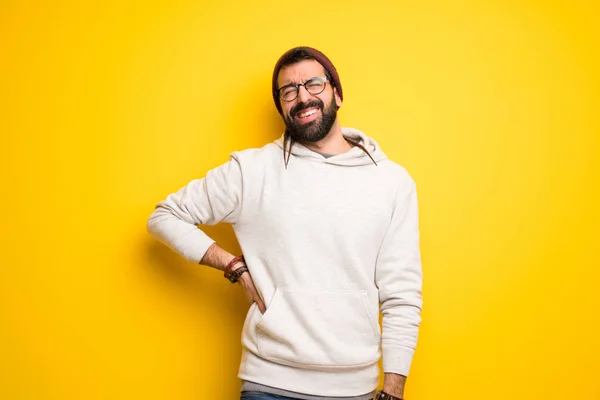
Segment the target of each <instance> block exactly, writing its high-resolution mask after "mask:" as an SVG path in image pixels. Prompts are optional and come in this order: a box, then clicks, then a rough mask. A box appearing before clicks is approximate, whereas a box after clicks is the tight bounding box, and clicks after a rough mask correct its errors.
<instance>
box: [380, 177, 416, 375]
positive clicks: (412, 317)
mask: <svg viewBox="0 0 600 400" xmlns="http://www.w3.org/2000/svg"><path fill="white" fill-rule="evenodd" d="M406 186H408V188H407V187H406ZM406 186H404V189H403V190H402V189H401V190H400V191H399V192H398V193H397V202H396V206H395V210H394V213H393V215H392V220H391V223H390V225H389V227H388V231H387V232H386V236H385V238H384V240H383V243H382V245H381V249H380V251H379V256H378V258H377V265H376V272H375V279H376V284H377V287H378V288H379V301H380V303H381V312H382V314H383V321H382V322H383V323H382V325H383V331H382V350H383V371H384V373H396V374H400V375H404V376H407V375H408V372H409V370H410V365H411V362H412V358H413V354H414V350H415V347H416V344H417V336H418V329H419V324H420V322H421V316H420V313H421V306H422V297H421V286H422V272H421V255H420V249H419V226H418V225H419V223H418V219H419V218H418V208H417V194H416V188H415V183H414V181H412V179H411V180H410V183H409V184H408V185H406Z"/></svg>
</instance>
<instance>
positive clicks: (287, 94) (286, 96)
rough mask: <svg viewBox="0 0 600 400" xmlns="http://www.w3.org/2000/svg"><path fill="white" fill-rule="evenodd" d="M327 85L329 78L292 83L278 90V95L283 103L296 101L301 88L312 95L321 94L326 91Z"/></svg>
mask: <svg viewBox="0 0 600 400" xmlns="http://www.w3.org/2000/svg"><path fill="white" fill-rule="evenodd" d="M326 83H327V78H319V77H316V78H310V79H309V80H307V81H306V82H304V83H298V84H295V83H292V84H289V85H285V86H282V87H280V88H279V89H277V94H278V95H279V98H280V99H281V100H283V101H294V100H296V97H298V93H299V92H300V86H304V89H306V91H307V92H308V93H310V94H319V93H321V92H323V90H325V85H326Z"/></svg>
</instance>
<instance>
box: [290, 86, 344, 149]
mask: <svg viewBox="0 0 600 400" xmlns="http://www.w3.org/2000/svg"><path fill="white" fill-rule="evenodd" d="M311 107H317V108H319V110H321V118H320V119H315V120H314V121H310V122H307V123H304V124H303V123H300V122H298V121H297V120H296V118H294V117H295V116H296V114H298V113H299V112H302V111H303V110H306V109H307V108H311ZM336 118H337V104H336V103H335V96H332V97H331V102H330V103H329V105H328V106H327V107H325V106H324V104H323V102H322V101H321V100H319V99H314V100H311V101H309V102H307V103H300V104H296V105H295V106H294V107H292V109H291V110H290V113H289V114H288V115H286V116H285V118H284V119H283V120H284V122H285V126H286V128H287V131H288V132H289V134H290V136H291V137H292V138H293V139H294V140H295V141H297V142H311V143H314V142H318V141H319V140H322V139H324V138H325V137H326V136H327V134H328V133H329V131H330V130H331V127H332V126H333V123H334V122H335V119H336Z"/></svg>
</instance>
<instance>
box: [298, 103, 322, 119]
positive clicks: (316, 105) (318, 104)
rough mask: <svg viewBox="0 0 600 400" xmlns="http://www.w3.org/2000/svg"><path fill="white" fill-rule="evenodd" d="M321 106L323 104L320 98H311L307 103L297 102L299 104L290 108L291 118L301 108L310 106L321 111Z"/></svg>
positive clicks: (301, 109) (304, 108)
mask: <svg viewBox="0 0 600 400" xmlns="http://www.w3.org/2000/svg"><path fill="white" fill-rule="evenodd" d="M323 106H324V105H323V102H322V101H321V100H318V99H314V100H311V101H309V102H308V103H299V104H296V105H295V106H294V107H292V108H291V109H290V115H291V116H292V118H293V117H295V116H296V114H298V113H299V112H301V111H303V110H306V109H307V108H311V107H318V108H319V109H320V110H321V111H322V110H323Z"/></svg>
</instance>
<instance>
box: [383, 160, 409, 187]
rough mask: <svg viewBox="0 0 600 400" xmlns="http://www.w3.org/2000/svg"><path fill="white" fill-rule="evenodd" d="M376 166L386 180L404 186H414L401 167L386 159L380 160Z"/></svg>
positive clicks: (407, 173) (404, 169) (406, 172)
mask: <svg viewBox="0 0 600 400" xmlns="http://www.w3.org/2000/svg"><path fill="white" fill-rule="evenodd" d="M378 164H379V165H378V166H379V167H381V169H382V171H383V173H384V174H385V175H386V177H387V178H389V179H390V181H392V182H396V183H397V184H399V185H401V186H404V185H407V186H411V185H414V184H415V181H414V180H413V178H412V176H411V175H410V173H409V172H408V171H407V170H406V168H404V167H403V166H402V165H400V164H398V163H396V162H394V161H392V160H390V159H388V158H386V159H385V160H381V161H380V162H378Z"/></svg>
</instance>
